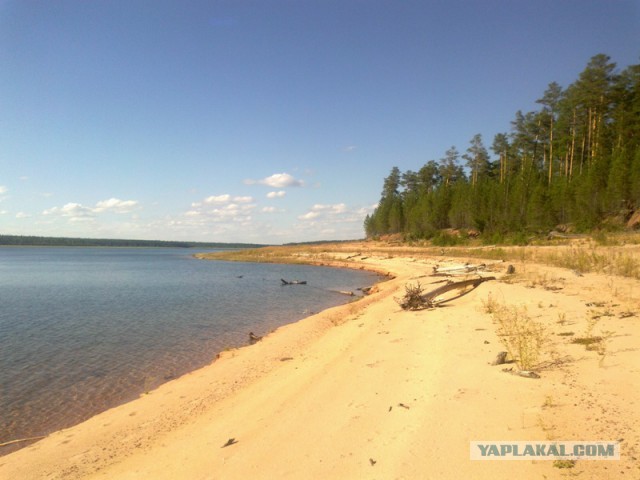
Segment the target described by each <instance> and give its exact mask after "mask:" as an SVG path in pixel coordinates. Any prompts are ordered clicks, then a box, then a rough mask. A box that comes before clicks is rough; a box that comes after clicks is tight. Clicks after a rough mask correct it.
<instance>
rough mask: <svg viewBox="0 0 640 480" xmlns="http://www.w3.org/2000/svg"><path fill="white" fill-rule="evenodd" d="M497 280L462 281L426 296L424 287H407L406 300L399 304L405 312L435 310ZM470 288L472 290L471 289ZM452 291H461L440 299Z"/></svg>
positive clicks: (432, 291)
mask: <svg viewBox="0 0 640 480" xmlns="http://www.w3.org/2000/svg"><path fill="white" fill-rule="evenodd" d="M495 279H496V277H479V278H472V279H470V280H462V281H460V282H450V283H447V284H446V285H443V286H441V287H438V288H436V289H435V290H431V291H430V292H427V293H424V294H423V293H422V287H421V286H420V284H418V286H416V287H410V286H407V287H405V289H406V294H405V297H404V299H403V300H402V301H399V302H398V303H399V304H400V306H401V307H402V309H403V310H421V309H424V308H433V307H437V306H438V305H441V304H443V303H446V302H450V301H451V300H455V299H456V298H460V297H461V296H463V295H466V294H467V293H469V292H470V291H471V290H473V289H474V288H476V287H477V286H478V285H480V284H481V283H483V282H486V281H488V280H495ZM469 287H471V288H470V289H469ZM452 290H459V293H458V294H457V295H454V296H450V297H448V298H438V297H440V296H442V295H444V294H445V293H447V292H450V291H452Z"/></svg>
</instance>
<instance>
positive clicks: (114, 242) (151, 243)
mask: <svg viewBox="0 0 640 480" xmlns="http://www.w3.org/2000/svg"><path fill="white" fill-rule="evenodd" d="M0 245H13V246H32V247H33V246H39V247H44V246H47V247H173V248H258V247H264V246H265V245H260V244H253V243H210V242H172V241H163V240H119V239H110V238H103V239H101V238H69V237H35V236H21V235H0Z"/></svg>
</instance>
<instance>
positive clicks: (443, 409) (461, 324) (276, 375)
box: [0, 242, 640, 480]
mask: <svg viewBox="0 0 640 480" xmlns="http://www.w3.org/2000/svg"><path fill="white" fill-rule="evenodd" d="M540 248H542V247H540ZM630 251H631V250H630ZM634 252H635V251H634ZM295 256H296V258H295V259H293V260H295V261H305V262H308V263H316V264H324V265H335V266H348V267H350V268H363V269H370V270H375V271H378V272H381V273H384V274H386V275H387V276H388V277H387V278H388V279H387V280H386V281H384V282H382V283H380V284H378V285H377V286H376V287H375V288H374V289H373V291H372V293H371V294H370V295H368V296H366V297H364V298H362V299H359V300H357V301H355V302H353V303H349V304H346V305H343V306H340V307H335V308H332V309H329V310H326V311H323V312H321V313H319V314H316V315H313V316H310V317H307V318H305V319H304V320H301V321H299V322H297V323H294V324H290V325H287V326H284V327H281V328H279V329H277V330H276V331H275V332H272V333H271V334H269V335H267V336H265V337H264V338H263V339H262V340H261V341H259V342H258V343H256V344H255V345H251V346H247V347H244V348H240V349H234V350H227V351H225V352H223V353H222V354H221V355H220V356H219V358H218V359H217V360H216V361H215V362H213V363H212V364H211V365H209V366H206V367H204V368H202V369H200V370H197V371H194V372H192V373H190V374H188V375H185V376H183V377H181V378H178V379H176V380H173V381H170V382H168V383H166V384H164V385H162V386H161V387H160V388H158V389H156V390H154V391H151V392H149V393H147V394H145V395H143V396H141V397H140V398H139V399H137V400H135V401H132V402H130V403H127V404H124V405H121V406H119V407H117V408H114V409H111V410H108V411H106V412H103V413H101V414H99V415H97V416H95V417H93V418H91V419H89V420H88V421H86V422H84V423H81V424H79V425H76V426H74V427H72V428H69V429H65V430H62V431H58V432H55V433H53V434H51V435H49V436H48V437H47V438H45V439H43V440H41V441H38V442H36V443H34V444H32V445H30V446H28V447H25V448H23V449H21V450H19V451H17V452H14V453H11V454H8V455H5V456H3V457H0V478H3V479H4V478H6V479H29V480H32V479H34V480H35V479H79V478H82V479H89V478H90V479H94V478H95V479H197V480H204V479H246V478H260V479H261V478H264V479H274V478H278V479H279V478H291V479H300V478H305V479H320V478H323V479H324V478H335V479H362V478H368V479H429V478H432V479H443V478H447V479H448V478H472V479H491V480H494V479H503V478H504V479H506V478H520V479H543V478H547V479H555V478H567V477H571V476H577V478H580V479H582V480H585V479H614V478H616V479H617V478H640V401H639V400H638V392H640V355H639V354H638V350H639V348H640V347H639V345H640V343H639V338H640V313H638V312H640V281H638V280H635V279H630V278H623V277H619V276H616V275H612V274H608V273H606V272H603V273H587V272H585V273H582V272H579V271H575V270H573V269H569V268H563V267H552V266H546V265H542V264H539V263H535V262H532V261H531V260H529V259H524V258H523V259H522V260H520V261H512V260H510V261H508V262H500V261H497V260H495V259H492V260H486V262H485V263H486V268H484V269H483V271H482V272H481V274H482V275H484V276H495V277H496V279H495V280H491V281H486V282H484V283H482V284H480V285H479V286H478V287H477V288H475V289H473V290H472V291H470V292H469V293H467V294H465V295H464V296H461V297H460V298H457V299H455V300H453V301H451V302H448V303H446V304H444V305H442V306H441V307H438V308H431V309H425V310H419V311H405V310H403V309H402V308H400V306H399V304H398V301H397V300H398V299H399V298H401V297H402V296H403V295H404V293H405V286H406V285H408V284H416V282H420V284H421V285H422V286H423V287H424V288H425V289H426V290H429V289H430V288H436V287H437V286H439V285H442V283H435V282H442V281H443V280H446V278H443V277H433V276H431V274H432V273H433V267H434V266H436V265H438V266H439V267H440V268H451V267H456V266H461V265H464V264H465V263H471V264H480V263H481V262H482V260H479V259H478V258H464V257H459V256H456V257H453V256H448V255H447V252H446V251H443V252H442V253H441V254H440V255H437V256H435V255H433V253H427V252H423V251H421V250H420V249H417V248H413V249H412V248H406V249H403V248H399V247H388V248H387V247H385V246H384V245H381V244H373V243H364V242H363V243H349V244H337V245H334V246H328V247H323V248H322V249H320V248H318V249H308V250H306V251H300V252H298V253H296V254H295ZM509 265H513V267H515V273H513V274H507V268H508V266H509ZM475 277H477V273H473V274H470V275H469V277H466V278H475ZM454 280H457V278H455V279H454ZM297 288H298V287H297ZM299 288H304V287H303V286H300V287H299ZM494 304H500V305H506V306H517V307H518V308H521V309H522V311H526V314H527V315H528V316H529V317H530V318H531V319H533V320H534V321H535V322H537V323H538V324H540V325H542V326H543V327H544V335H543V339H544V343H543V345H542V348H541V354H540V359H539V361H538V362H537V366H536V368H535V371H536V373H537V374H538V375H539V377H540V378H525V377H522V376H519V375H516V374H515V373H516V372H517V370H518V368H517V365H516V364H515V363H507V364H503V365H491V363H492V361H493V360H494V359H495V358H496V355H497V354H498V353H499V352H501V351H504V350H505V347H504V345H503V344H502V343H501V339H500V337H499V336H498V329H497V326H496V321H495V316H494V315H492V313H491V310H492V305H494ZM586 337H599V338H601V339H602V340H601V342H600V344H599V350H598V349H588V348H586V346H585V345H584V344H580V343H572V342H573V340H574V339H575V338H586ZM546 440H581V441H597V440H606V441H619V442H620V444H621V458H620V460H619V461H604V460H599V461H596V460H579V461H577V462H576V463H575V464H573V465H570V467H571V468H560V467H568V466H569V465H566V464H565V465H559V464H554V462H553V461H551V460H542V459H536V460H531V459H529V460H521V461H497V460H492V461H472V460H470V442H471V441H546Z"/></svg>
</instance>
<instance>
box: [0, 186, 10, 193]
mask: <svg viewBox="0 0 640 480" xmlns="http://www.w3.org/2000/svg"><path fill="white" fill-rule="evenodd" d="M8 191H9V190H8V189H7V187H5V186H4V185H0V195H2V194H3V193H7V192H8Z"/></svg>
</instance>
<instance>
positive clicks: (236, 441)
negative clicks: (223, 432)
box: [220, 438, 238, 448]
mask: <svg viewBox="0 0 640 480" xmlns="http://www.w3.org/2000/svg"><path fill="white" fill-rule="evenodd" d="M236 443H238V440H236V439H235V438H230V439H229V440H227V443H225V444H224V445H222V446H221V447H220V448H224V447H228V446H230V445H233V444H236Z"/></svg>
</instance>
